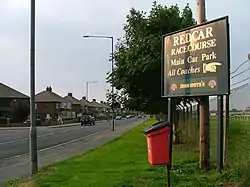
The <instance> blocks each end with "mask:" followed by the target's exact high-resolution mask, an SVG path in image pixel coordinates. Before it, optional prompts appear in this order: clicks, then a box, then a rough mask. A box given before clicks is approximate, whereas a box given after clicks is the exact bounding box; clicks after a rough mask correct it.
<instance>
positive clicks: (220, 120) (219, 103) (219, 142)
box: [217, 95, 223, 173]
mask: <svg viewBox="0 0 250 187" xmlns="http://www.w3.org/2000/svg"><path fill="white" fill-rule="evenodd" d="M217 111H218V115H217V120H218V129H217V169H218V171H219V172H220V173H221V170H222V169H223V96H222V95H219V96H217Z"/></svg>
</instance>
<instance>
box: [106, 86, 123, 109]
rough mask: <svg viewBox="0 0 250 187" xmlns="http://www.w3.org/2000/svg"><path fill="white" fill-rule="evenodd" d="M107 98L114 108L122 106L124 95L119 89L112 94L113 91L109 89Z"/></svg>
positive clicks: (109, 104)
mask: <svg viewBox="0 0 250 187" xmlns="http://www.w3.org/2000/svg"><path fill="white" fill-rule="evenodd" d="M106 98H107V104H108V106H110V107H111V108H114V109H117V108H121V106H122V96H121V95H120V94H119V92H118V91H116V92H114V93H113V94H112V91H111V90H109V89H108V90H107V93H106Z"/></svg>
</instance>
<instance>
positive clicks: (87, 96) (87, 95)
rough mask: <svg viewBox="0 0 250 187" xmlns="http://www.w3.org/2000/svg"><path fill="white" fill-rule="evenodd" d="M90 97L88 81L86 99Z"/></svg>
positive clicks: (87, 83)
mask: <svg viewBox="0 0 250 187" xmlns="http://www.w3.org/2000/svg"><path fill="white" fill-rule="evenodd" d="M88 99H89V82H86V100H88Z"/></svg>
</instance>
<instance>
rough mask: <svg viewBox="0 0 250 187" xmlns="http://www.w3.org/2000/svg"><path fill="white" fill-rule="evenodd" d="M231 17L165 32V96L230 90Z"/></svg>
mask: <svg viewBox="0 0 250 187" xmlns="http://www.w3.org/2000/svg"><path fill="white" fill-rule="evenodd" d="M229 58H230V55H229V23H228V17H223V18H220V19H217V20H214V21H210V22H206V23H204V24H201V25H197V26H195V27H192V28H187V29H185V30H181V31H178V32H175V33H171V34H168V35H164V36H163V64H162V73H163V75H162V96H163V97H181V96H204V95H224V94H229V90H230V81H229V79H230V77H229V76H230V75H229V66H230V61H229Z"/></svg>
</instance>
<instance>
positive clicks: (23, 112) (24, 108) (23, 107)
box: [11, 100, 29, 122]
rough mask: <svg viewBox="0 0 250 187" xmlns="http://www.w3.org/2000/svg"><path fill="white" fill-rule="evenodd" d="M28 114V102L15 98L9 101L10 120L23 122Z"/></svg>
mask: <svg viewBox="0 0 250 187" xmlns="http://www.w3.org/2000/svg"><path fill="white" fill-rule="evenodd" d="M28 115H29V103H28V102H27V101H20V100H15V101H13V102H12V103H11V121H12V122H23V121H25V120H26V119H27V118H28Z"/></svg>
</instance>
